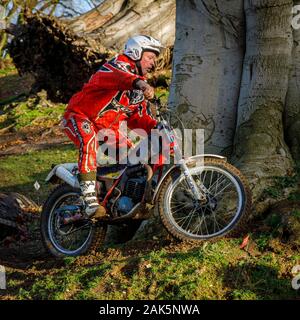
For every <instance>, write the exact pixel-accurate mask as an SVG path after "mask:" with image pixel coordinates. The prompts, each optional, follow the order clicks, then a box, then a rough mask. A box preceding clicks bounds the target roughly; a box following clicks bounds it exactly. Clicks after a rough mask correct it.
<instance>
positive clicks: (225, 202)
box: [158, 158, 251, 241]
mask: <svg viewBox="0 0 300 320" xmlns="http://www.w3.org/2000/svg"><path fill="white" fill-rule="evenodd" d="M190 172H191V175H192V177H193V179H194V180H195V182H196V184H198V185H199V186H200V184H202V185H203V186H204V187H205V190H206V192H205V193H206V194H205V196H206V199H205V201H200V200H196V199H194V196H193V193H192V191H191V190H190V188H189V186H188V184H187V181H186V179H185V177H184V175H183V174H180V173H178V172H177V173H173V174H172V173H171V174H170V175H169V177H167V178H166V180H165V181H164V183H163V185H162V187H161V190H160V193H159V198H158V210H159V214H160V217H161V219H162V222H163V224H164V226H165V227H166V229H167V230H168V231H169V232H170V233H171V234H172V235H173V236H174V237H175V238H177V239H180V240H188V241H201V240H210V239H215V238H217V237H221V236H225V235H229V234H231V233H232V232H233V231H234V232H235V233H236V232H238V231H239V227H241V226H243V221H244V220H246V217H247V215H248V213H249V212H250V210H251V192H250V189H249V187H248V183H247V181H246V179H245V177H244V176H243V175H242V174H241V172H240V171H239V170H238V169H236V168H235V167H234V166H232V165H230V164H229V163H227V162H226V161H224V160H221V159H214V158H205V159H204V167H194V168H190Z"/></svg>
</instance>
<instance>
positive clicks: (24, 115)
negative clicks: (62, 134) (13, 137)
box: [0, 96, 66, 131]
mask: <svg viewBox="0 0 300 320" xmlns="http://www.w3.org/2000/svg"><path fill="white" fill-rule="evenodd" d="M65 108H66V105H65V104H53V103H50V102H48V101H47V100H45V99H43V98H40V97H39V96H36V97H32V98H29V99H27V100H26V101H21V102H14V103H11V104H8V105H6V106H4V107H3V109H2V112H3V114H2V115H0V129H2V128H6V127H8V126H10V125H13V127H14V130H16V131H17V130H19V129H21V128H25V127H29V126H30V127H31V128H33V127H41V126H42V127H43V128H49V127H52V126H53V125H54V124H57V123H59V121H60V119H61V116H62V114H63V112H64V110H65Z"/></svg>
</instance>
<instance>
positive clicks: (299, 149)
mask: <svg viewBox="0 0 300 320" xmlns="http://www.w3.org/2000/svg"><path fill="white" fill-rule="evenodd" d="M294 5H300V1H298V0H297V1H294ZM298 14H299V13H298ZM293 39H294V42H293V51H292V65H291V69H290V77H289V86H288V92H287V97H286V105H285V114H284V116H285V117H284V120H285V122H284V125H285V136H286V140H287V143H288V145H289V147H290V149H291V152H292V155H293V158H294V159H295V160H297V161H299V160H300V28H299V29H297V30H294V31H293Z"/></svg>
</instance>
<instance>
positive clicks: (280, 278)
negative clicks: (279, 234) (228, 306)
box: [7, 239, 299, 300]
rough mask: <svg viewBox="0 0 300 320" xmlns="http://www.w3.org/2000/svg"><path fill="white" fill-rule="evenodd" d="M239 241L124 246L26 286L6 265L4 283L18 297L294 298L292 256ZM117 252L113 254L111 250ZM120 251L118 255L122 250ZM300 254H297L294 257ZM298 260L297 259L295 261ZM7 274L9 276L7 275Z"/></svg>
mask: <svg viewBox="0 0 300 320" xmlns="http://www.w3.org/2000/svg"><path fill="white" fill-rule="evenodd" d="M239 243H240V240H237V239H229V240H228V239H223V240H219V241H218V242H216V243H213V244H211V243H208V244H204V245H200V246H199V247H191V248H187V249H186V250H183V251H182V247H178V248H176V245H175V246H174V247H173V248H172V249H171V250H170V248H168V249H166V248H164V247H161V248H160V249H157V250H150V251H149V252H143V251H141V252H138V253H137V254H135V255H134V256H130V255H126V245H118V246H115V247H114V248H110V249H109V250H106V251H104V253H103V255H102V258H100V259H99V260H98V261H97V262H94V263H92V264H89V265H88V266H78V264H77V262H78V259H79V258H77V259H73V261H71V262H70V261H67V262H66V261H65V262H64V264H63V266H61V267H60V268H56V269H52V270H51V271H50V272H48V274H47V273H46V274H44V275H39V276H35V278H34V280H33V282H32V283H31V284H30V285H27V286H23V285H22V282H20V281H16V280H15V279H14V274H13V272H12V273H10V271H9V270H8V273H7V278H8V284H7V285H8V288H10V290H14V291H15V292H16V298H17V299H59V300H61V299H74V300H78V299H88V300H90V299H101V300H120V299H122V300H123V299H126V300H133V299H138V300H143V299H150V300H178V299H182V300H200V299H201V300H208V299H209V300H211V299H230V300H261V299H266V300H268V299H295V298H297V297H299V293H298V292H297V291H295V290H294V289H292V287H291V279H292V276H291V275H290V274H289V272H290V270H291V268H292V266H293V265H292V263H293V262H292V261H289V260H288V259H287V258H286V257H285V255H284V252H281V253H280V254H277V255H274V254H272V253H271V252H265V253H262V254H261V255H260V256H259V257H257V256H256V257H253V256H251V255H248V254H246V253H245V251H243V250H241V249H240V248H239ZM108 252H109V253H117V252H118V257H117V258H112V257H111V256H110V255H109V253H108ZM122 252H123V253H124V254H121V253H122ZM297 259H299V257H298V258H297ZM297 261H298V263H299V260H297ZM10 278H11V280H9V279H10Z"/></svg>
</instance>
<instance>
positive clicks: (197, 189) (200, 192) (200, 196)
mask: <svg viewBox="0 0 300 320" xmlns="http://www.w3.org/2000/svg"><path fill="white" fill-rule="evenodd" d="M179 166H180V168H181V171H182V173H183V174H184V177H185V179H186V182H187V184H188V186H189V187H190V189H191V190H192V193H193V196H194V197H195V199H197V200H199V201H200V202H206V194H208V190H207V188H205V186H204V185H203V184H202V183H200V185H198V184H197V183H196V182H195V180H194V178H193V177H192V175H191V172H190V169H189V167H188V166H187V164H186V161H185V160H184V159H181V160H180V161H179Z"/></svg>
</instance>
